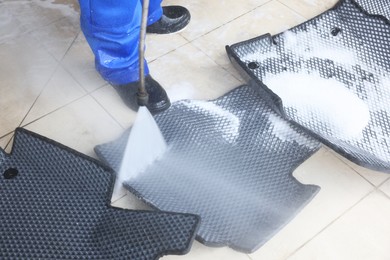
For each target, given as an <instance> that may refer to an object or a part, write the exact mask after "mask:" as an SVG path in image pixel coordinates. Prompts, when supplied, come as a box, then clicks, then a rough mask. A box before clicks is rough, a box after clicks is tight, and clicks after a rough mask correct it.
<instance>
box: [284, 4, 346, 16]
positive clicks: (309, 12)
mask: <svg viewBox="0 0 390 260" xmlns="http://www.w3.org/2000/svg"><path fill="white" fill-rule="evenodd" d="M279 2H281V3H283V4H285V5H286V6H288V7H290V8H291V9H293V10H294V11H296V12H297V13H299V14H301V15H302V16H304V17H306V18H307V19H310V18H313V17H315V16H317V15H318V14H321V13H323V12H325V11H326V10H329V9H330V8H332V7H333V6H334V5H335V4H336V3H337V2H338V0H279Z"/></svg>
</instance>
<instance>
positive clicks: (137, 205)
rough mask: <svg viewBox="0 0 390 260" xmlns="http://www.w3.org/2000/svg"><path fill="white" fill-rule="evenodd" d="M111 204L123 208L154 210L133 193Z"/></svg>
mask: <svg viewBox="0 0 390 260" xmlns="http://www.w3.org/2000/svg"><path fill="white" fill-rule="evenodd" d="M111 206H113V207H117V208H123V209H136V210H152V209H151V208H150V207H149V206H148V205H146V204H145V203H143V202H142V201H140V200H139V199H138V198H137V197H135V196H134V195H133V194H131V193H127V194H126V195H125V196H123V197H122V198H120V199H118V200H116V201H115V202H113V203H111Z"/></svg>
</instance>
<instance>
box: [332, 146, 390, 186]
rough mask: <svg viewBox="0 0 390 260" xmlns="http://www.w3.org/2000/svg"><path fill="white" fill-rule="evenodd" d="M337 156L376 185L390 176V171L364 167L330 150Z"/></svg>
mask: <svg viewBox="0 0 390 260" xmlns="http://www.w3.org/2000/svg"><path fill="white" fill-rule="evenodd" d="M330 151H331V152H332V153H333V154H334V155H335V156H336V157H337V158H339V159H340V160H342V161H343V162H344V163H346V164H347V165H348V166H349V167H351V168H352V169H353V170H354V171H356V172H357V173H359V174H360V175H361V176H363V178H365V179H366V180H368V181H369V182H371V183H372V184H373V185H375V186H379V185H380V184H382V183H383V182H385V181H386V180H387V179H389V178H390V174H389V173H384V172H379V171H374V170H371V169H368V168H364V167H362V166H359V165H357V164H355V163H353V162H351V161H350V160H348V159H346V158H344V157H343V156H341V155H340V154H338V153H336V152H334V151H332V150H330Z"/></svg>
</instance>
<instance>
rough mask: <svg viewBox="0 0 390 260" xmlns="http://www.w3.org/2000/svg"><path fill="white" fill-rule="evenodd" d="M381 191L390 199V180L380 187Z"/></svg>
mask: <svg viewBox="0 0 390 260" xmlns="http://www.w3.org/2000/svg"><path fill="white" fill-rule="evenodd" d="M379 188H380V190H381V191H383V192H384V193H385V194H386V195H387V196H388V197H390V180H388V181H386V182H385V183H383V184H382V185H381V186H380V187H379Z"/></svg>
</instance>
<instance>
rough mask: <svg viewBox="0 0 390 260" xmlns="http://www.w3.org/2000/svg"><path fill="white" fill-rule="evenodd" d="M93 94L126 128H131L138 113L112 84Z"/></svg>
mask: <svg viewBox="0 0 390 260" xmlns="http://www.w3.org/2000/svg"><path fill="white" fill-rule="evenodd" d="M91 95H92V96H93V97H94V98H95V99H96V101H97V102H98V103H99V104H100V105H101V106H102V107H104V109H105V110H106V111H107V112H108V113H109V114H110V115H111V116H112V117H113V118H114V119H115V120H116V121H117V122H118V123H119V124H120V125H121V126H122V127H123V128H125V129H127V128H129V127H130V126H131V125H132V124H133V122H134V119H135V116H136V115H137V113H136V111H133V110H131V109H130V108H128V107H127V106H126V105H125V104H124V103H123V101H122V99H121V98H120V97H119V95H118V94H117V93H116V91H115V89H114V88H113V87H112V86H111V85H106V86H104V87H102V88H100V89H98V90H96V91H94V92H92V93H91Z"/></svg>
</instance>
